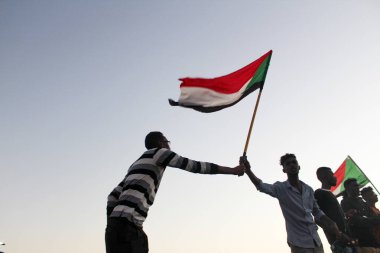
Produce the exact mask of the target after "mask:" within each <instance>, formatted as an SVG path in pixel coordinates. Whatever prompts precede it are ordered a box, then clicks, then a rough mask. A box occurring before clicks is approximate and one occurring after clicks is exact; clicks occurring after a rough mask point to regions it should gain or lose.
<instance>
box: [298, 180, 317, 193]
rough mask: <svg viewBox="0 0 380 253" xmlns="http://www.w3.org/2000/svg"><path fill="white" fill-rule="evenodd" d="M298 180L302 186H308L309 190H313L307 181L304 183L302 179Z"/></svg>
mask: <svg viewBox="0 0 380 253" xmlns="http://www.w3.org/2000/svg"><path fill="white" fill-rule="evenodd" d="M300 182H301V184H302V185H303V186H304V187H306V188H308V189H309V190H312V191H314V190H313V188H312V187H311V186H310V185H308V184H307V183H305V182H304V181H301V180H300Z"/></svg>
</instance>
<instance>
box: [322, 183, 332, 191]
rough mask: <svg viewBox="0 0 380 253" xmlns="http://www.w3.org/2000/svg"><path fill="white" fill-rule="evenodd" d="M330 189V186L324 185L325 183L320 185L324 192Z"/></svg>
mask: <svg viewBox="0 0 380 253" xmlns="http://www.w3.org/2000/svg"><path fill="white" fill-rule="evenodd" d="M330 188H331V185H329V184H326V183H322V189H324V190H330Z"/></svg>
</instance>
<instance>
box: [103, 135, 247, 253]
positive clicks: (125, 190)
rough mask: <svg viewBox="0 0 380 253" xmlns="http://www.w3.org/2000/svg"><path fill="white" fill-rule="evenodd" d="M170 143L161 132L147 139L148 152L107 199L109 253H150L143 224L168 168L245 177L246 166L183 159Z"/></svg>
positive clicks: (107, 244) (107, 242)
mask: <svg viewBox="0 0 380 253" xmlns="http://www.w3.org/2000/svg"><path fill="white" fill-rule="evenodd" d="M169 143H170V142H169V141H168V140H167V139H166V137H165V136H164V135H163V134H162V133H161V132H150V133H149V134H148V135H147V136H146V138H145V147H146V148H147V151H146V152H145V153H143V154H142V156H141V157H140V158H139V159H137V161H136V162H134V163H133V164H132V165H131V166H130V167H129V169H128V173H127V175H126V176H125V178H124V179H123V180H122V181H121V182H120V184H119V185H118V186H117V187H116V188H115V189H114V190H113V191H112V192H111V194H110V195H109V196H108V202H107V217H108V218H107V228H106V236H105V239H106V252H107V253H126V252H128V253H146V252H148V250H149V249H148V238H147V236H146V234H145V233H144V231H143V229H142V228H143V222H144V221H145V219H146V217H147V215H148V210H149V207H150V206H151V205H152V204H153V202H154V198H155V196H156V193H157V190H158V187H159V185H160V182H161V179H162V176H163V174H164V172H165V168H166V167H167V166H169V167H175V168H179V169H183V170H187V171H189V172H192V173H201V174H233V175H239V176H241V175H243V174H244V166H243V165H238V166H236V167H234V168H230V167H224V166H219V165H216V164H213V163H207V162H198V161H194V160H190V159H188V158H185V157H181V156H179V155H177V154H176V153H174V152H172V151H171V150H170V146H169Z"/></svg>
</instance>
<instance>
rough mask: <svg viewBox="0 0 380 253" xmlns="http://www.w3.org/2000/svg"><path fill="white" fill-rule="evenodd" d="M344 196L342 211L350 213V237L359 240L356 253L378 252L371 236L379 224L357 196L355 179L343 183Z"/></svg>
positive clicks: (357, 186) (377, 219)
mask: <svg viewBox="0 0 380 253" xmlns="http://www.w3.org/2000/svg"><path fill="white" fill-rule="evenodd" d="M344 188H345V195H344V196H343V200H342V201H341V206H342V209H343V211H344V212H345V213H346V216H347V213H351V214H352V215H350V218H349V222H348V224H349V226H350V231H351V233H352V235H353V236H354V237H356V238H358V239H359V245H358V246H359V247H357V252H358V253H367V252H371V253H372V252H380V251H379V249H378V247H379V246H380V244H379V242H378V241H377V239H376V238H375V236H374V234H373V229H374V228H375V227H376V226H378V225H379V224H380V220H379V218H377V217H371V211H370V208H369V206H368V205H367V204H366V203H365V202H364V201H363V199H362V198H361V197H360V196H359V194H360V191H359V184H358V182H357V181H356V179H355V178H349V179H347V180H346V181H345V182H344ZM353 211H354V212H353Z"/></svg>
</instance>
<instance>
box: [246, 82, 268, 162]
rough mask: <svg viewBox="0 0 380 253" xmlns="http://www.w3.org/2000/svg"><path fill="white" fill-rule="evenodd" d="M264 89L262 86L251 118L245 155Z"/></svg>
mask: <svg viewBox="0 0 380 253" xmlns="http://www.w3.org/2000/svg"><path fill="white" fill-rule="evenodd" d="M262 91H263V87H261V88H260V91H259V94H258V95H257V100H256V105H255V109H254V110H253V115H252V119H251V124H250V125H249V130H248V135H247V140H246V141H245V147H244V153H243V156H247V149H248V144H249V140H250V138H251V133H252V128H253V123H254V122H255V118H256V112H257V108H258V107H259V103H260V98H261V92H262Z"/></svg>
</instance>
